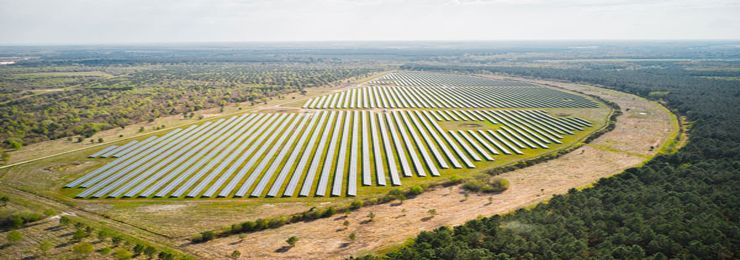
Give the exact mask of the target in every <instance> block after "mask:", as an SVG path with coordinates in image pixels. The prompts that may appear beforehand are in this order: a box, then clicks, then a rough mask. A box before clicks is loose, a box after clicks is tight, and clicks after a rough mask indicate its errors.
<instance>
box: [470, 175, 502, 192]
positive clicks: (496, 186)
mask: <svg viewBox="0 0 740 260" xmlns="http://www.w3.org/2000/svg"><path fill="white" fill-rule="evenodd" d="M462 188H463V189H465V190H467V191H471V192H484V193H500V192H503V191H505V190H507V189H508V188H509V180H507V179H504V178H487V177H486V178H479V179H472V180H468V181H466V182H465V183H464V184H463V186H462Z"/></svg>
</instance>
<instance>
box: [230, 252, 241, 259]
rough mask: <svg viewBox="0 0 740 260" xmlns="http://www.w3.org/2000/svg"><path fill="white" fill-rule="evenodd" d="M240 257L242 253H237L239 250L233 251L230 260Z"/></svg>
mask: <svg viewBox="0 0 740 260" xmlns="http://www.w3.org/2000/svg"><path fill="white" fill-rule="evenodd" d="M240 256H242V252H239V250H234V252H231V258H232V259H239V257H240Z"/></svg>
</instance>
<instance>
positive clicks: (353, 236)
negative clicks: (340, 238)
mask: <svg viewBox="0 0 740 260" xmlns="http://www.w3.org/2000/svg"><path fill="white" fill-rule="evenodd" d="M349 240H351V241H353V242H354V241H355V240H357V234H355V232H352V233H350V234H349Z"/></svg>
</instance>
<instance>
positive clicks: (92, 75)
mask: <svg viewBox="0 0 740 260" xmlns="http://www.w3.org/2000/svg"><path fill="white" fill-rule="evenodd" d="M375 70H377V69H376V68H374V67H372V66H361V65H353V64H327V63H323V62H313V63H299V64H296V63H278V62H276V63H267V64H263V63H209V64H200V63H175V64H135V65H127V64H115V65H94V66H92V65H81V64H66V65H58V66H45V65H39V64H37V63H28V64H25V65H24V64H21V65H16V66H9V67H1V68H0V82H1V83H0V140H3V142H2V145H3V146H4V147H5V148H14V149H17V148H19V147H21V146H22V145H24V144H29V143H36V142H41V141H45V140H50V139H57V138H63V137H68V136H74V135H80V136H82V137H90V136H92V135H93V134H95V132H97V131H100V130H105V129H109V128H113V127H125V126H126V125H129V124H132V123H136V122H143V121H149V120H154V119H155V118H158V117H161V116H167V115H178V114H182V115H183V116H186V117H188V116H193V113H194V112H196V111H199V110H202V109H207V108H213V107H219V106H224V105H226V104H230V103H240V102H251V103H253V104H254V103H260V102H263V101H265V100H267V99H270V98H279V96H280V95H283V94H286V93H289V92H297V91H303V89H305V88H308V87H315V86H323V85H330V84H337V83H340V82H343V81H346V80H347V79H348V78H351V77H357V76H363V75H367V74H368V73H371V72H373V71H375Z"/></svg>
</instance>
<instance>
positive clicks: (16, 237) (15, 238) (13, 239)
mask: <svg viewBox="0 0 740 260" xmlns="http://www.w3.org/2000/svg"><path fill="white" fill-rule="evenodd" d="M6 236H7V239H8V242H9V243H10V244H15V243H18V242H19V241H21V239H23V234H21V232H19V231H18V230H13V231H10V232H8V234H7V235H6Z"/></svg>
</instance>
